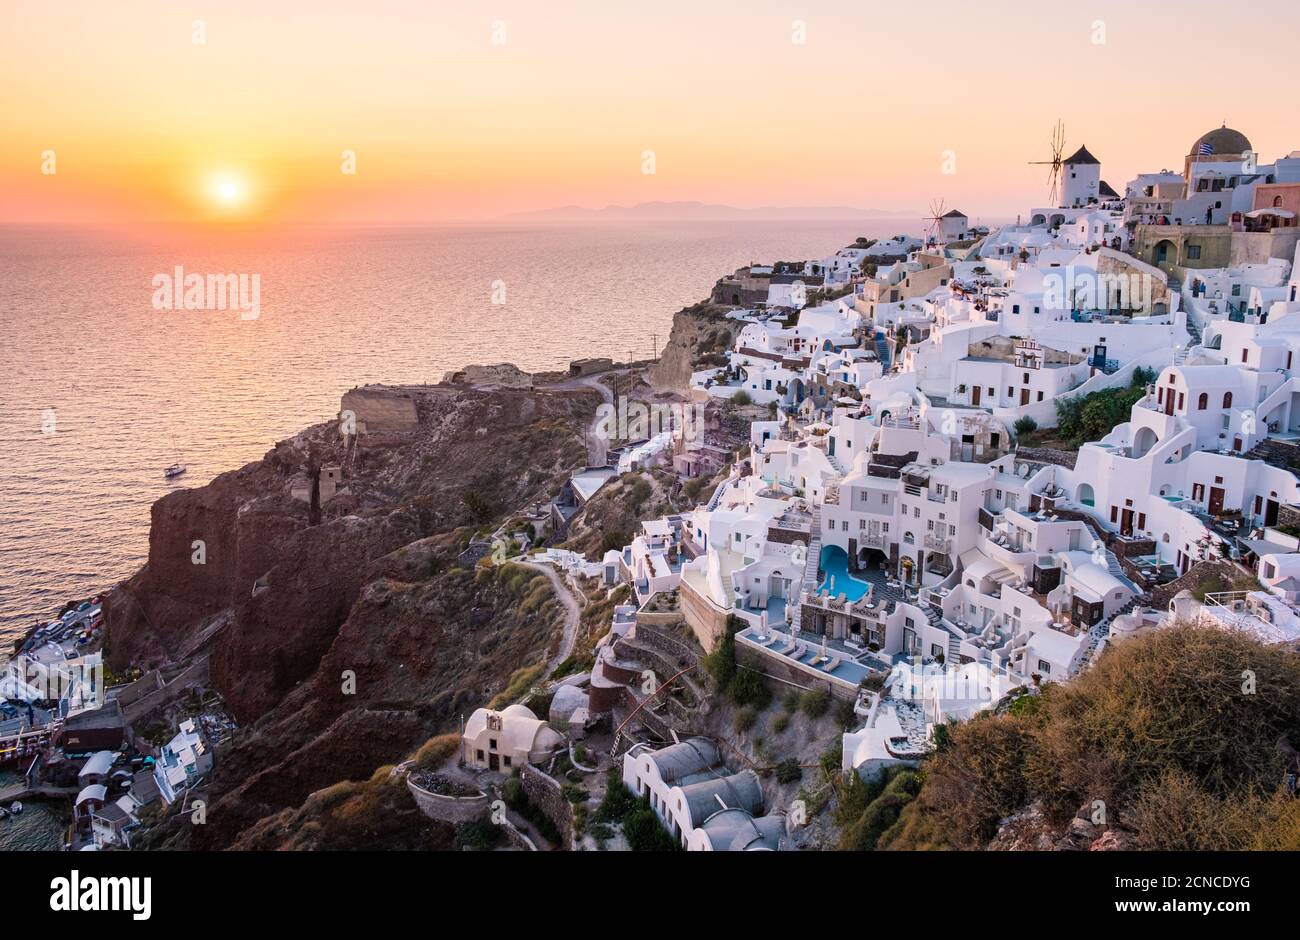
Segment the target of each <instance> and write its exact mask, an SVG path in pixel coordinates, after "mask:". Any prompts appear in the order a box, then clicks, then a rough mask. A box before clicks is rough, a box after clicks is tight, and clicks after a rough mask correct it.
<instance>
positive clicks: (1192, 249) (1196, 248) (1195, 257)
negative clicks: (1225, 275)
mask: <svg viewBox="0 0 1300 940" xmlns="http://www.w3.org/2000/svg"><path fill="white" fill-rule="evenodd" d="M1200 258H1201V246H1200V245H1188V246H1187V260H1188V261H1199V260H1200Z"/></svg>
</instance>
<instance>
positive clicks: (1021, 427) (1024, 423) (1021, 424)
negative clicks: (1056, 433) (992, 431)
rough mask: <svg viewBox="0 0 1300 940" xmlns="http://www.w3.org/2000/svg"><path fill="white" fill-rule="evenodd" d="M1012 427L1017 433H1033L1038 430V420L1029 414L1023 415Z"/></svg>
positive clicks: (1022, 434)
mask: <svg viewBox="0 0 1300 940" xmlns="http://www.w3.org/2000/svg"><path fill="white" fill-rule="evenodd" d="M1012 427H1013V428H1014V429H1015V432H1016V434H1017V435H1019V436H1024V435H1026V434H1033V433H1034V432H1035V431H1037V430H1038V422H1037V421H1035V420H1034V419H1033V418H1031V417H1030V416H1029V415H1023V416H1021V417H1019V418H1017V419H1016V423H1015V424H1014V425H1012Z"/></svg>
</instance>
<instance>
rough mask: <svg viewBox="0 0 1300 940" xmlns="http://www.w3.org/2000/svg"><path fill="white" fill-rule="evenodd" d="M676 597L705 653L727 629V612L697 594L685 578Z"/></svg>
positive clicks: (715, 644)
mask: <svg viewBox="0 0 1300 940" xmlns="http://www.w3.org/2000/svg"><path fill="white" fill-rule="evenodd" d="M678 598H679V602H680V604H681V607H682V614H683V615H684V616H685V617H686V622H687V624H689V625H690V628H691V631H692V632H693V633H694V634H695V639H696V641H697V642H698V643H699V644H700V646H701V647H703V648H704V651H705V652H706V653H707V652H710V651H711V650H712V649H713V648H714V647H715V646H717V644H718V640H719V639H721V638H722V633H723V631H724V630H726V629H727V612H726V611H725V610H721V609H720V608H718V607H717V606H715V605H714V604H713V603H712V602H711V601H709V600H708V599H707V598H705V597H701V596H700V595H699V594H697V593H696V591H695V589H694V588H692V587H691V586H690V585H689V584H687V582H686V581H685V580H683V581H682V583H681V587H680V588H679V589H678Z"/></svg>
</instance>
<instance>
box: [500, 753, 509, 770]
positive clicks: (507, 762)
mask: <svg viewBox="0 0 1300 940" xmlns="http://www.w3.org/2000/svg"><path fill="white" fill-rule="evenodd" d="M501 761H502V763H504V764H505V765H506V766H507V767H509V766H510V755H509V754H507V755H505V756H504V757H502V758H501Z"/></svg>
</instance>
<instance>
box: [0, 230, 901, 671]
mask: <svg viewBox="0 0 1300 940" xmlns="http://www.w3.org/2000/svg"><path fill="white" fill-rule="evenodd" d="M903 225H904V223H901V222H898V221H892V222H891V221H885V222H881V223H862V222H852V221H849V222H806V223H790V222H780V223H761V222H717V223H669V222H665V223H649V224H618V225H605V226H547V227H539V226H513V227H505V226H500V227H484V226H475V227H459V228H451V227H443V228H430V229H411V228H406V229H360V230H347V231H341V230H339V231H336V230H329V231H321V230H314V231H310V232H308V231H301V230H295V229H278V228H277V229H272V230H262V231H257V232H246V231H221V232H200V233H195V232H191V231H181V230H171V229H157V230H150V231H147V232H140V231H135V230H133V231H130V232H127V231H124V230H123V231H119V230H102V229H101V230H57V229H31V228H16V227H7V228H6V227H0V321H2V323H3V343H0V349H2V350H3V352H2V353H0V355H2V356H3V362H2V363H0V365H2V366H3V368H0V454H2V455H3V456H2V457H0V644H2V646H0V661H2V660H3V658H4V653H6V652H7V651H8V648H9V642H10V640H11V638H12V637H13V636H14V635H16V634H18V633H20V632H21V631H22V630H24V629H25V628H26V627H28V626H29V625H30V624H31V623H32V622H33V621H34V620H36V619H37V618H48V617H49V616H52V615H53V614H54V613H55V612H56V611H57V608H58V607H60V606H61V605H62V604H63V603H64V602H65V601H67V600H69V599H72V598H80V597H85V596H90V595H92V594H94V593H97V592H99V591H101V590H103V589H105V588H108V587H110V586H112V585H113V584H114V583H116V582H117V581H118V580H120V579H122V578H124V577H127V576H128V575H130V574H131V573H132V572H133V571H135V569H136V568H137V567H138V566H139V565H140V564H141V562H143V561H144V559H145V557H146V554H147V550H148V535H149V506H150V504H151V503H152V502H153V501H154V500H155V499H157V498H158V497H159V496H161V495H162V494H164V493H166V492H167V491H168V490H169V489H171V488H173V486H177V485H179V486H200V485H202V484H203V483H205V482H207V481H208V480H209V479H211V478H212V477H213V476H215V475H216V474H218V473H221V472H223V471H226V470H231V469H234V468H236V467H239V466H241V465H242V464H244V463H246V462H248V461H250V460H255V459H257V458H259V457H261V456H262V455H263V454H264V453H265V452H266V451H267V450H268V449H269V448H270V447H271V446H272V445H273V444H274V442H275V441H277V440H280V439H282V438H284V437H286V436H289V435H292V434H294V433H296V432H297V431H299V430H300V429H302V428H303V427H305V426H307V425H309V424H313V423H315V422H318V421H322V420H325V419H327V418H330V417H332V416H333V415H334V414H335V412H337V410H338V403H339V396H340V395H341V394H342V393H343V392H344V391H346V390H347V389H349V388H351V387H352V386H354V385H358V384H363V383H367V382H425V381H437V380H439V379H440V378H441V377H442V375H443V373H444V372H446V371H447V370H450V369H455V368H459V367H461V366H463V365H465V364H467V363H472V362H499V361H512V362H515V363H516V364H518V365H520V366H522V367H523V368H525V369H543V368H555V367H562V366H564V365H565V364H566V363H567V362H568V360H569V359H570V358H575V357H580V356H611V357H614V358H615V359H627V358H628V356H629V354H631V355H632V356H633V357H635V358H643V357H648V356H649V355H651V350H652V343H654V342H656V341H657V345H658V348H660V349H662V348H663V344H664V342H665V340H666V339H667V337H668V332H669V328H670V326H671V322H672V315H673V313H674V311H676V310H678V309H679V308H681V307H682V306H685V305H687V304H690V303H693V302H695V301H698V300H701V299H703V298H704V297H705V296H706V295H707V294H708V292H709V289H710V287H711V286H712V284H713V282H714V280H716V278H717V277H718V276H719V275H721V274H723V273H724V272H729V271H732V270H734V269H735V268H736V267H738V266H740V265H742V264H746V263H748V262H750V261H773V260H782V259H784V260H794V259H803V258H812V257H822V256H825V255H827V254H829V253H831V252H832V251H834V250H835V249H836V248H839V247H841V246H843V245H846V244H849V243H850V242H852V240H853V238H854V237H855V236H858V235H866V236H870V237H880V236H883V235H890V234H893V233H894V232H895V231H897V230H899V229H900V228H901V227H903ZM178 265H179V266H181V267H182V268H183V269H184V271H185V272H186V273H199V274H203V275H208V274H244V275H250V276H251V275H254V274H256V275H258V276H259V281H260V295H261V296H260V301H261V309H260V314H259V316H258V317H257V319H255V320H250V319H242V318H241V317H240V316H239V315H238V314H237V313H235V312H233V311H189V312H175V311H159V310H156V309H154V307H153V305H152V300H153V297H154V292H155V288H154V287H153V285H152V281H153V278H154V277H155V275H158V274H161V273H167V274H172V273H173V272H174V270H175V268H176V267H177V266H178ZM249 283H250V284H251V281H250V282H249ZM494 294H495V299H497V300H500V299H504V300H505V303H503V304H502V303H493V300H494ZM178 459H179V460H183V461H184V462H185V463H186V464H188V466H189V473H188V474H187V475H186V476H184V477H182V478H181V479H180V480H179V481H177V482H176V483H175V484H173V483H168V482H167V481H165V480H164V479H163V476H162V471H163V468H165V467H166V466H168V465H169V464H172V463H173V462H175V461H176V460H178Z"/></svg>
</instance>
